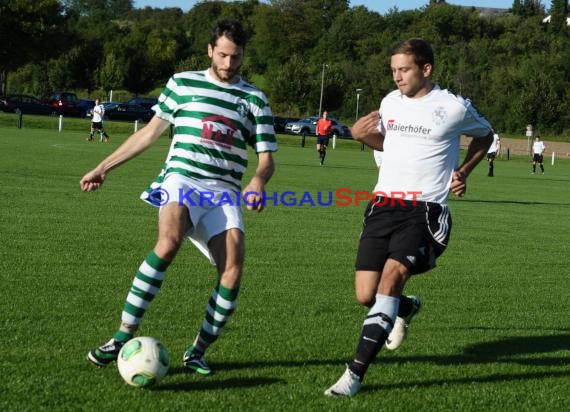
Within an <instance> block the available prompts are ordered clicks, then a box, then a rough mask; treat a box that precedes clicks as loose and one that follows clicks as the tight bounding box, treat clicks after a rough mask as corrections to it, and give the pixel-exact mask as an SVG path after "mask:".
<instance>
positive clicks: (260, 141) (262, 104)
mask: <svg viewBox="0 0 570 412" xmlns="http://www.w3.org/2000/svg"><path fill="white" fill-rule="evenodd" d="M250 110H251V115H252V124H251V137H252V139H251V141H250V143H251V145H252V146H253V148H254V149H255V151H256V153H261V152H276V151H277V140H276V139H275V129H274V127H273V112H272V110H271V107H270V106H269V103H268V100H267V97H266V96H265V94H263V93H262V92H260V94H259V96H257V97H256V98H254V99H253V100H252V101H251V102H250Z"/></svg>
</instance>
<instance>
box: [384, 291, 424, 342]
mask: <svg viewBox="0 0 570 412" xmlns="http://www.w3.org/2000/svg"><path fill="white" fill-rule="evenodd" d="M408 297H409V298H410V299H412V313H410V314H409V315H408V316H406V317H405V318H401V317H399V316H398V317H396V322H394V327H393V328H392V331H391V332H390V335H388V339H386V343H385V346H386V348H387V349H389V350H396V349H398V348H399V347H400V345H401V344H402V342H404V339H406V335H407V333H408V328H409V327H410V322H411V321H412V318H413V317H414V316H415V315H416V314H417V313H418V312H419V311H420V308H421V307H422V302H421V300H420V299H419V298H418V297H417V296H408Z"/></svg>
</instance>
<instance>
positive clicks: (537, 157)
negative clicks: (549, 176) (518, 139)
mask: <svg viewBox="0 0 570 412" xmlns="http://www.w3.org/2000/svg"><path fill="white" fill-rule="evenodd" d="M542 159H543V157H542V155H541V154H538V153H535V154H534V155H533V156H532V161H533V162H535V163H542Z"/></svg>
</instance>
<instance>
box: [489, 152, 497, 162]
mask: <svg viewBox="0 0 570 412" xmlns="http://www.w3.org/2000/svg"><path fill="white" fill-rule="evenodd" d="M495 157H497V152H490V153H487V160H495Z"/></svg>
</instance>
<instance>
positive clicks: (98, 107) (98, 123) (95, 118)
mask: <svg viewBox="0 0 570 412" xmlns="http://www.w3.org/2000/svg"><path fill="white" fill-rule="evenodd" d="M104 115H105V106H103V105H102V104H101V103H100V102H99V99H95V106H94V107H93V115H92V117H91V131H90V132H89V138H88V139H87V141H88V142H92V141H93V135H94V134H95V130H97V131H98V132H99V141H100V142H103V137H104V138H105V143H108V142H109V135H108V134H107V132H106V131H105V129H104V128H103V116H104Z"/></svg>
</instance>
